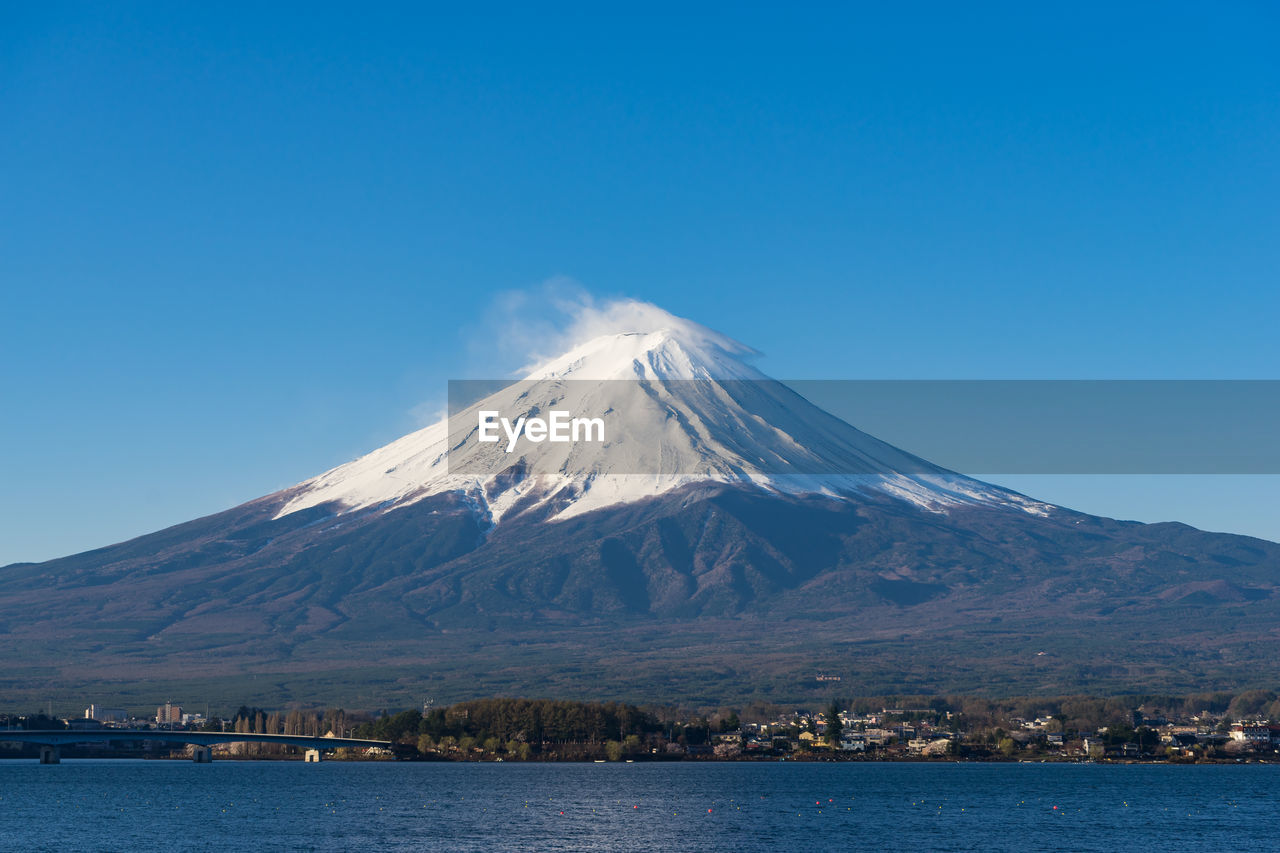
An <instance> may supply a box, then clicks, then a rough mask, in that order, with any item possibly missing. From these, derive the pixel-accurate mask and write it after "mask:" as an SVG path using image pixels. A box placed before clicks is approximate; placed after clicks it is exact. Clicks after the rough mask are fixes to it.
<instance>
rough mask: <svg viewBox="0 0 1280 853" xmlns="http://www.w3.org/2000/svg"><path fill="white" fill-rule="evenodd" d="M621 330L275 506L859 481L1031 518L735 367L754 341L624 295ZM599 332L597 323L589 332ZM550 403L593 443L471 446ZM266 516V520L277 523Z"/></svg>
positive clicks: (930, 505) (918, 499) (853, 490)
mask: <svg viewBox="0 0 1280 853" xmlns="http://www.w3.org/2000/svg"><path fill="white" fill-rule="evenodd" d="M618 313H621V315H622V317H621V319H620V321H619V325H620V326H621V328H620V330H615V331H605V332H602V333H600V334H594V335H593V336H592V337H590V338H589V339H587V340H583V341H581V342H579V343H576V344H573V345H570V346H569V347H568V348H567V349H566V351H565V352H563V353H562V354H560V355H558V356H555V357H553V358H549V359H545V360H543V361H541V362H539V363H537V364H534V365H533V366H531V367H529V368H527V369H526V371H525V376H524V378H523V379H521V380H519V381H516V382H513V384H511V385H510V386H508V387H506V388H504V389H502V390H500V391H498V392H497V393H494V394H491V395H489V396H487V397H485V398H484V399H482V400H480V401H479V402H477V403H474V404H472V405H470V406H467V407H465V408H462V409H458V410H455V411H454V412H453V413H452V416H451V417H449V418H445V419H442V420H441V421H439V422H438V423H435V424H433V425H431V426H429V427H427V428H425V429H422V430H419V431H417V432H414V433H411V434H409V435H407V436H405V437H404V438H401V439H399V440H398V441H395V442H392V443H391V444H388V445H386V446H385V447H382V448H380V449H378V450H375V451H373V452H372V453H370V454H368V455H366V456H364V457H361V458H359V459H356V460H354V461H352V462H349V463H347V464H345V465H341V466H339V467H337V468H334V469H333V470H331V471H327V472H325V473H324V474H321V475H320V476H318V477H316V478H314V479H312V480H308V481H306V482H304V483H301V484H300V485H298V486H296V487H295V488H294V489H292V490H289V491H290V492H291V493H292V494H291V497H290V499H289V500H288V501H287V503H285V505H284V506H283V507H282V509H281V510H280V512H279V516H284V515H288V514H290V513H292V512H296V511H298V510H301V509H306V508H308V507H313V506H317V505H320V504H335V505H337V506H338V507H340V508H341V510H342V511H352V510H363V509H369V508H373V507H377V508H381V509H383V510H385V511H391V510H394V509H396V508H398V507H401V506H405V505H408V504H411V503H414V502H416V501H419V500H421V499H423V498H425V497H428V496H430V495H435V494H440V493H442V492H457V493H461V494H463V495H465V496H466V497H467V499H468V500H470V501H473V502H474V503H475V504H477V505H478V506H480V507H481V508H483V510H484V511H485V512H486V513H487V515H488V517H489V519H490V521H491V522H492V523H497V522H499V521H500V520H501V519H502V518H503V516H504V515H507V514H508V513H509V512H510V511H511V510H512V509H513V508H514V507H517V505H518V506H519V509H520V511H525V510H528V509H530V508H533V507H541V506H546V505H548V504H550V505H551V509H552V510H553V511H552V514H551V515H552V517H553V518H569V517H572V516H575V515H580V514H582V513H585V512H589V511H591V510H594V509H599V508H601V507H605V506H610V505H614V504H619V503H626V502H630V501H635V500H640V499H643V498H647V497H652V496H656V495H660V494H663V493H665V492H668V491H670V490H672V489H675V488H678V487H681V486H685V485H689V484H692V483H699V482H713V483H743V484H751V485H753V486H755V487H757V488H760V489H767V490H773V491H778V492H783V493H789V494H804V493H814V494H823V495H827V496H829V497H831V498H833V499H837V500H838V499H843V498H846V497H849V496H852V495H856V494H859V493H865V492H866V491H867V490H874V491H876V492H880V493H884V494H888V495H891V496H893V497H896V498H899V499H901V500H905V501H909V502H911V503H913V504H916V505H918V506H921V507H924V508H927V509H931V510H936V511H945V510H946V508H947V507H949V506H953V505H956V504H961V503H987V504H997V505H1004V506H1010V507H1017V508H1019V509H1022V510H1025V511H1028V512H1033V513H1044V512H1046V511H1048V509H1049V507H1048V505H1046V504H1042V503H1039V502H1037V501H1032V500H1029V499H1027V498H1024V497H1022V496H1021V495H1017V494H1015V493H1013V492H1009V491H1006V490H1004V489H1000V488H996V487H994V486H990V485H988V484H985V483H982V482H979V481H977V480H973V479H971V478H968V477H964V476H961V475H959V474H955V473H953V472H950V471H947V470H945V469H942V468H939V467H937V466H934V465H931V464H929V463H928V462H925V461H924V460H921V459H919V458H917V457H914V456H912V455H911V454H908V453H905V452H903V451H901V450H898V449H897V448H895V447H892V446H891V445H888V444H886V443H884V442H882V441H880V440H878V439H876V438H873V437H872V436H869V435H867V434H866V433H863V432H861V431H859V430H857V429H855V428H854V427H852V426H850V425H849V424H847V423H845V422H844V421H842V420H840V419H838V418H835V417H834V416H832V415H830V414H828V413H827V412H825V411H823V410H822V409H820V408H818V407H817V406H814V405H813V404H812V403H810V402H809V401H808V400H806V399H804V398H803V397H801V396H799V395H798V394H796V393H795V392H793V391H791V390H790V389H788V388H787V387H786V386H784V385H782V384H780V383H777V382H774V381H772V380H770V379H769V378H768V377H766V376H765V375H764V374H763V373H761V372H760V371H758V370H757V369H756V368H754V367H753V366H751V364H749V363H748V359H749V358H750V357H752V356H753V355H755V351H754V350H752V349H751V348H750V347H747V346H745V345H743V344H741V343H738V342H737V341H734V340H733V339H731V338H729V337H726V336H725V335H722V334H720V333H718V332H715V331H712V330H711V329H708V328H706V327H705V326H702V325H699V324H697V323H694V322H692V321H689V320H684V319H682V318H679V317H675V316H673V315H671V314H669V313H667V312H665V311H662V310H661V309H658V308H656V307H654V306H651V305H645V304H643V303H634V304H633V310H631V311H629V312H615V314H618ZM594 331H599V330H593V332H594ZM553 410H561V411H570V412H572V413H574V415H575V416H578V415H581V416H583V417H596V418H601V419H602V420H603V422H604V423H605V425H606V426H605V430H604V432H605V435H604V440H602V441H596V442H591V441H578V442H561V443H552V442H549V441H544V442H541V443H532V442H529V441H521V442H519V443H518V446H517V447H516V448H515V450H514V452H508V451H507V447H506V445H507V441H506V439H505V437H504V438H503V440H502V441H498V442H490V443H485V442H482V441H480V440H479V435H478V430H477V425H478V420H479V413H480V412H485V411H492V412H500V413H501V414H502V415H503V416H504V417H508V418H509V419H510V420H511V421H512V422H514V421H515V420H516V419H517V418H519V417H536V416H538V415H539V413H542V414H545V413H547V412H550V411H553ZM279 516H278V517H279Z"/></svg>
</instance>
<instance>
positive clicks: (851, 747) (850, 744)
mask: <svg viewBox="0 0 1280 853" xmlns="http://www.w3.org/2000/svg"><path fill="white" fill-rule="evenodd" d="M840 749H842V750H844V751H845V752H866V751H867V739H866V737H865V736H863V735H858V734H847V735H842V736H841V738H840Z"/></svg>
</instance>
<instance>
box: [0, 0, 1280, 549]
mask: <svg viewBox="0 0 1280 853" xmlns="http://www.w3.org/2000/svg"><path fill="white" fill-rule="evenodd" d="M170 6H171V4H155V5H151V6H146V5H127V6H126V5H120V6H114V4H113V8H110V9H107V8H103V7H102V5H101V4H94V5H83V6H75V5H56V4H50V5H45V4H38V5H31V6H28V7H27V8H25V9H18V10H9V11H8V12H6V17H7V21H6V25H5V26H4V27H2V28H0V114H2V115H3V116H4V117H5V118H4V120H3V122H0V293H2V300H3V301H2V302H0V357H2V366H0V401H2V402H3V406H2V409H0V410H2V412H3V414H2V415H0V442H3V444H2V446H3V454H2V459H0V564H2V563H6V562H9V561H11V560H18V559H43V558H47V557H52V556H56V555H61V554H65V553H70V552H74V551H78V550H82V549H84V548H88V547H93V546H97V545H102V544H106V543H109V542H112V541H116V540H119V539H122V538H126V537H128V536H131V535H136V534H139V533H143V532H147V531H149V530H153V529H156V528H159V527H162V526H165V525H168V524H172V523H176V522H179V521H183V520H185V519H188V518H191V517H194V516H197V515H202V514H206V513H209V512H213V511H217V510H219V509H222V508H225V507H227V506H230V505H233V504H235V503H238V502H240V501H243V500H246V499H249V498H252V497H255V496H258V495H260V494H264V493H266V492H269V491H272V490H274V489H276V488H280V487H283V486H286V485H290V484H292V483H294V482H297V481H299V480H301V479H304V478H306V477H308V476H310V475H312V474H315V473H318V472H320V471H321V470H323V469H325V468H327V467H330V466H332V465H334V464H337V463H340V462H343V461H346V460H347V459H350V458H352V457H353V456H355V455H357V454H358V453H360V452H362V451H365V450H368V449H371V448H373V447H375V446H377V445H379V444H381V443H383V442H385V441H387V440H390V439H391V438H394V437H396V436H398V435H400V434H402V433H404V432H406V431H408V430H410V429H412V428H414V427H415V426H416V425H418V422H419V419H420V413H421V411H422V407H423V406H424V405H430V404H431V401H433V400H436V401H438V400H442V399H443V396H444V384H445V382H446V380H447V379H448V378H451V377H458V376H467V375H492V374H493V373H494V372H496V370H497V369H498V368H500V367H514V366H515V365H510V364H506V365H504V364H500V363H499V357H498V355H497V354H495V353H494V352H490V351H487V350H486V348H485V347H484V346H483V345H482V342H483V341H484V339H485V338H484V335H485V333H486V330H487V329H489V328H491V327H490V326H488V325H487V324H488V323H490V320H491V318H492V316H493V312H494V310H495V305H500V304H501V302H502V294H503V293H506V292H510V291H524V292H528V293H531V294H534V297H535V298H537V294H539V293H543V292H545V291H544V290H543V288H544V283H545V282H547V281H549V280H563V279H567V280H571V281H573V282H577V283H579V285H580V286H581V287H583V288H585V289H586V290H588V291H589V292H591V293H594V294H597V295H600V296H610V295H621V296H629V297H634V298H638V299H643V300H647V301H651V302H654V303H656V304H658V305H661V306H662V307H664V308H666V309H667V310H669V311H672V312H673V313H676V314H679V315H682V316H686V317H690V318H692V319H695V320H698V321H700V322H703V323H705V324H707V325H710V326H712V327H714V328H717V329H719V330H721V331H723V332H725V333H727V334H729V335H731V336H733V337H735V338H737V339H739V340H742V341H745V342H747V343H749V344H751V345H752V346H754V347H756V348H758V349H760V350H761V351H763V352H764V354H765V355H764V357H763V358H762V360H761V361H760V366H761V367H762V368H763V369H764V370H765V371H766V372H769V373H771V374H773V375H775V376H783V377H802V378H902V377H913V378H1190V379H1196V378H1276V373H1277V371H1276V363H1277V358H1278V357H1280V344H1278V343H1277V340H1278V339H1280V335H1277V334H1276V319H1275V318H1276V317H1277V315H1278V314H1280V287H1277V286H1276V279H1277V270H1280V263H1278V262H1280V247H1278V246H1277V235H1280V221H1278V220H1280V216H1278V215H1277V210H1278V206H1277V204H1276V199H1277V198H1280V165H1278V163H1280V161H1278V160H1277V158H1276V156H1275V152H1276V151H1277V150H1280V101H1278V100H1277V99H1276V98H1275V92H1276V91H1278V90H1280V59H1278V58H1277V57H1278V56H1280V54H1278V53H1277V51H1276V50H1275V49H1274V48H1275V45H1274V33H1275V32H1276V31H1277V24H1280V20H1278V19H1280V14H1278V13H1277V12H1276V10H1275V7H1274V6H1273V5H1271V4H1264V3H1236V4H1218V5H1215V6H1212V7H1210V6H1205V5H1198V6H1191V5H1182V4H1149V5H1148V4H1134V5H1130V6H1127V7H1125V8H1123V9H1117V8H1115V5H1114V4H1103V5H1088V4H1073V5H1072V6H1070V7H1060V8H1058V9H1048V8H1044V7H1036V8H1032V6H1034V4H1008V5H983V6H982V7H981V8H978V9H974V8H959V7H955V6H954V5H953V4H938V5H929V4H916V5H894V7H893V8H892V9H891V8H888V5H886V4H877V5H875V6H870V5H869V6H864V7H858V6H853V5H846V6H841V7H839V8H837V7H834V6H833V7H820V8H814V9H811V10H809V11H794V10H786V11H784V10H782V8H781V7H780V6H777V5H776V4H775V5H772V6H742V5H731V6H730V5H726V6H714V5H706V6H694V5H690V4H681V5H670V6H657V5H652V4H647V5H646V6H644V7H642V8H636V9H635V10H632V11H631V12H630V13H628V14H622V13H618V14H604V13H602V12H600V11H599V9H598V8H597V7H592V6H587V5H582V6H561V7H558V8H556V9H554V10H547V9H541V8H539V9H531V8H530V7H528V6H527V5H511V6H505V5H492V4H491V5H488V6H485V7H484V8H483V10H482V11H481V12H479V13H477V14H475V15H470V16H468V15H463V14H459V13H458V12H457V10H456V9H453V8H449V7H426V6H415V7H410V6H406V7H402V8H399V9H384V10H373V11H371V10H366V9H360V10H359V11H358V12H357V11H355V10H353V9H350V8H348V9H341V8H336V7H323V6H317V5H312V4H308V5H305V6H303V5H299V6H295V7H292V8H289V7H287V6H275V7H274V8H271V9H267V8H264V7H263V6H261V5H258V4H255V5H252V6H248V5H246V6H242V7H239V8H236V7H234V6H230V5H221V4H218V8H188V9H174V8H170ZM415 412H417V413H418V414H415ZM1275 479H1276V478H1270V477H1243V478H1232V479H1231V480H1229V481H1228V480H1225V479H1222V480H1214V479H1212V478H1203V477H1200V478H1168V477H1166V478H1146V481H1144V479H1143V478H1135V479H1132V480H1127V481H1124V482H1104V481H1098V480H1091V481H1081V480H1079V479H1064V478H1057V479H1052V478H1039V479H1037V478H1032V479H1031V481H1029V482H1028V481H1025V480H1024V481H1020V482H1018V483H1017V484H1016V487H1018V488H1022V489H1024V490H1026V491H1028V492H1030V493H1032V494H1035V495H1036V496H1037V497H1042V498H1045V499H1049V500H1058V501H1060V502H1063V503H1067V504H1068V505H1071V506H1075V507H1076V508H1080V509H1085V510H1089V511H1095V512H1100V513H1105V514H1110V515H1118V516H1121V517H1130V518H1140V519H1143V520H1156V519H1161V518H1180V519H1183V520H1186V521H1189V522H1192V523H1196V524H1199V525H1201V526H1205V527H1209V528H1211V529H1230V530H1241V531H1244V532H1251V533H1255V534H1259V535H1267V536H1270V537H1272V538H1280V521H1277V520H1276V519H1277V517H1278V515H1280V514H1277V512H1276V510H1277V507H1278V506H1280V487H1278V486H1277V485H1276V483H1275V482H1274V480H1275ZM1144 482H1145V484H1144Z"/></svg>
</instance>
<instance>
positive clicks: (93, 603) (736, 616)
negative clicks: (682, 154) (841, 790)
mask: <svg viewBox="0 0 1280 853" xmlns="http://www.w3.org/2000/svg"><path fill="white" fill-rule="evenodd" d="M607 319H609V320H610V321H611V322H609V323H597V324H594V325H593V327H592V328H591V329H590V330H589V333H583V330H581V329H579V330H576V331H575V333H574V334H573V335H572V336H571V337H572V341H571V342H569V343H567V344H566V345H564V346H563V347H561V348H560V349H562V351H563V352H562V354H560V355H556V356H555V357H552V358H546V359H541V360H540V361H538V362H537V363H535V364H534V365H532V366H531V367H529V368H528V369H527V370H525V371H524V372H523V378H521V379H519V380H517V381H513V382H511V383H510V384H508V385H506V386H505V387H502V388H500V390H496V391H492V390H490V392H489V393H486V394H483V395H481V399H479V400H464V401H458V402H457V405H455V406H454V410H453V412H452V413H451V416H450V417H448V418H445V419H443V420H441V421H440V422H439V423H437V424H435V425H433V426H431V427H428V428H426V429H423V430H420V431H418V432H415V433H413V434H411V435H407V436H405V437H404V438H402V439H400V440H398V441H395V442H392V443H391V444H388V445H387V446H385V447H382V448H380V449H378V450H375V451H373V452H372V453H370V454H368V455H366V456H364V457H362V458H360V459H357V460H355V461H353V462H350V463H348V464H346V465H342V466H339V467H337V468H334V469H333V470H331V471H328V472H326V473H324V474H321V475H320V476H318V477H316V478H314V479H312V480H308V481H306V482H304V483H301V484H299V485H297V486H294V487H292V488H290V489H286V490H284V491H281V492H279V493H276V494H272V495H267V496H265V497H262V498H259V499H258V500H254V501H250V502H249V503H246V504H243V505H241V506H238V507H234V508H232V509H229V510H226V511H224V512H221V513H217V514H215V515H211V516H208V517H206V518H200V519H195V520H193V521H190V522H187V523H185V524H180V525H177V526H175V527H171V528H169V529H167V530H161V531H158V532H156V533H153V534H150V535H147V536H142V537H139V538H137V539H133V540H130V541H128V542H122V543H119V544H116V545H112V546H109V547H106V548H100V549H97V550H94V551H89V552H86V553H83V554H77V555H73V556H70V557H65V558H62V559H59V560H51V561H48V562H46V563H39V564H15V565H11V566H6V567H3V568H0V653H3V654H4V655H5V660H6V661H8V662H9V663H8V665H7V666H6V668H5V671H4V673H3V675H0V689H3V690H4V692H5V695H6V696H8V697H10V701H11V702H17V701H22V700H24V699H32V700H39V701H44V700H45V699H47V698H49V697H51V696H59V695H65V696H66V697H68V698H71V697H74V698H75V699H76V700H77V701H78V700H80V699H81V698H83V696H84V695H85V694H86V693H87V692H89V691H94V694H95V695H97V696H98V697H100V698H101V699H102V700H103V701H106V699H107V698H108V697H115V698H113V699H112V701H113V702H120V703H127V702H130V701H132V702H133V703H134V704H138V705H140V706H141V705H145V704H147V703H152V704H154V702H155V701H157V699H158V698H163V696H170V695H178V694H179V693H186V695H189V696H192V697H198V698H205V699H210V700H222V699H225V700H226V701H227V702H233V703H240V702H249V703H261V704H280V703H284V702H291V701H296V702H300V703H303V704H311V703H319V702H326V703H347V704H348V705H349V707H362V708H363V707H374V706H376V707H410V706H414V705H417V704H418V703H419V702H421V700H422V698H423V697H424V696H426V695H430V696H433V697H435V698H437V699H439V700H442V701H444V700H450V699H457V698H466V697H474V696H480V695H517V694H524V695H540V696H546V695H558V696H564V697H588V696H591V697H601V698H619V699H630V700H636V701H680V702H694V703H698V704H722V703H726V702H730V701H738V700H750V699H753V698H765V699H770V700H773V701H797V702H803V701H811V700H819V699H822V698H829V697H830V695H831V694H830V689H831V687H830V682H828V681H824V682H822V683H818V682H816V681H815V680H814V674H815V673H816V672H822V673H825V674H827V675H830V674H833V673H834V674H839V675H841V676H842V677H844V678H845V681H844V682H843V683H842V686H841V691H842V692H843V693H846V694H856V693H863V694H873V693H889V692H894V693H904V692H905V693H927V692H934V691H946V692H973V693H989V692H993V691H999V692H1005V693H1017V692H1049V693H1055V694H1064V693H1070V692H1077V691H1089V690H1093V691H1102V692H1108V693H1120V692H1133V691H1137V690H1157V691H1161V692H1190V691H1199V690H1210V689H1218V688H1224V687H1231V688H1233V689H1234V688H1237V687H1239V686H1240V685H1242V684H1261V683H1265V682H1267V681H1268V680H1271V681H1274V680H1275V679H1276V678H1280V663H1277V661H1276V659H1275V655H1274V654H1273V651H1274V640H1275V637H1276V636H1278V635H1280V545H1276V544H1275V543H1270V542H1264V541H1261V540H1257V539H1252V538H1249V537H1244V536H1232V535H1226V534H1213V533H1204V532H1201V531H1198V530H1194V529H1192V528H1189V527H1187V526H1185V525H1180V524H1173V523H1170V524H1150V525H1147V524H1137V523H1135V522H1122V521H1115V520H1113V519H1106V518H1098V517H1094V516H1088V515H1083V514H1081V513H1077V512H1073V511H1071V510H1068V509H1064V508H1062V507H1056V506H1051V505H1048V504H1044V503H1040V502H1037V501H1034V500H1032V499H1030V498H1027V497H1024V496H1022V495H1018V494H1016V493H1014V492H1010V491H1008V490H1005V489H1001V488H998V487H996V486H992V485H989V484H986V483H982V482H979V481H977V480H974V479H971V478H968V477H964V476H961V475H959V474H956V473H954V472H951V471H947V470H944V469H942V468H940V467H938V466H935V465H932V464H930V463H929V462H927V461H925V460H922V459H919V458H917V457H915V456H913V455H911V454H909V453H906V452H904V451H902V450H899V449H897V448H894V447H892V446H890V445H888V444H886V443H884V442H882V441H880V440H878V439H876V438H873V437H872V436H869V435H867V434H865V433H862V432H860V431H859V430H857V429H856V428H855V427H853V426H851V425H849V424H847V423H845V422H844V421H842V420H840V419H838V418H835V417H832V416H831V415H829V414H828V413H826V412H824V411H822V410H821V409H819V408H817V407H816V406H814V405H812V404H811V403H809V402H808V401H807V400H805V399H803V398H802V397H800V396H799V395H797V394H796V393H795V392H794V391H792V390H790V389H789V388H787V387H786V386H784V385H781V384H779V383H776V382H773V381H771V380H769V379H768V378H767V377H765V376H763V375H762V374H761V373H760V372H759V371H757V370H756V369H755V368H753V367H752V366H751V364H750V358H751V355H752V352H751V351H750V350H749V349H748V348H747V347H744V346H742V345H741V344H738V343H736V342H734V341H732V340H730V339H728V338H725V337H724V336H722V335H719V334H717V333H715V332H712V331H710V330H708V329H706V328H704V327H702V326H699V325H697V324H695V323H691V322H689V321H685V320H680V319H678V318H675V317H672V316H671V315H670V314H667V313H665V312H662V311H660V310H658V309H656V308H653V307H652V306H636V305H634V304H633V305H631V306H629V307H628V309H627V310H626V311H621V312H615V313H614V314H613V315H610V316H609V317H608V318H607ZM459 396H461V397H465V396H466V395H459ZM556 411H562V412H569V413H571V414H572V415H573V416H575V417H577V416H582V417H584V418H587V419H591V418H599V419H600V420H601V423H602V428H601V430H600V432H599V434H598V435H595V436H593V438H592V439H591V440H587V436H586V435H584V436H583V440H580V441H567V442H552V441H550V440H549V439H548V440H545V441H535V440H534V437H533V435H532V433H530V432H528V431H526V433H525V434H524V435H523V436H522V437H518V440H516V441H514V442H504V441H500V440H496V441H492V442H489V441H482V440H481V438H482V425H483V424H484V423H485V420H484V416H482V415H481V413H482V412H497V413H500V415H501V416H502V417H504V418H507V419H508V420H509V422H510V423H516V422H518V421H519V419H520V418H521V417H524V418H526V419H531V418H549V417H551V415H552V413H554V412H556ZM526 423H527V421H526ZM508 447H510V451H511V452H508ZM158 684H163V685H164V690H163V694H160V693H157V692H156V690H157V687H156V685H158Z"/></svg>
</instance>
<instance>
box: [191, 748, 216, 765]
mask: <svg viewBox="0 0 1280 853" xmlns="http://www.w3.org/2000/svg"><path fill="white" fill-rule="evenodd" d="M191 760H192V761H194V762H195V763H196V764H208V763H209V762H211V761H213V747H209V746H200V745H199V744H194V743H193V744H191Z"/></svg>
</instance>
